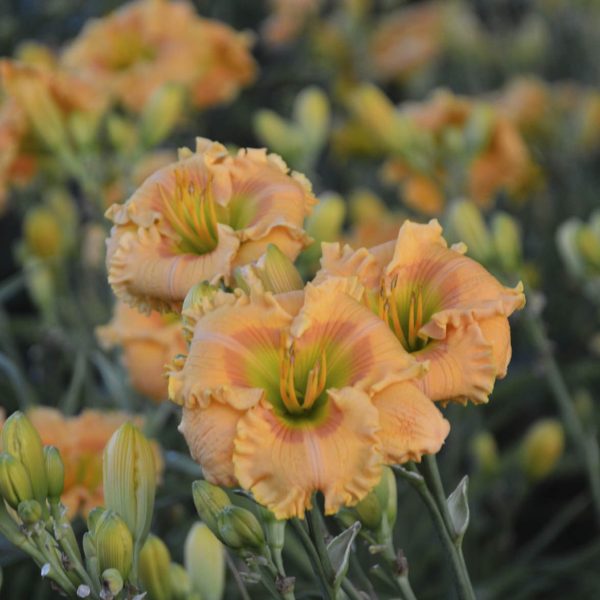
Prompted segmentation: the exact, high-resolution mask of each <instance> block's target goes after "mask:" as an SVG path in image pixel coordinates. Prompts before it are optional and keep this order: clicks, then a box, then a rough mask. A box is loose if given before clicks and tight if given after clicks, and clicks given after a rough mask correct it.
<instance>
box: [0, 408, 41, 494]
mask: <svg viewBox="0 0 600 600" xmlns="http://www.w3.org/2000/svg"><path fill="white" fill-rule="evenodd" d="M2 448H3V450H4V452H7V453H8V454H11V455H12V456H14V457H15V458H17V459H19V461H20V462H21V463H22V465H23V466H24V467H25V470H26V471H27V473H28V475H29V481H30V482H31V486H32V487H33V497H34V498H35V499H36V500H37V501H38V502H39V503H40V504H41V505H42V506H44V505H45V502H46V496H47V495H48V479H47V477H46V461H45V459H44V448H43V446H42V440H41V439H40V436H39V434H38V432H37V431H36V429H35V427H34V426H33V425H32V424H31V422H30V421H29V419H28V418H27V417H26V416H25V415H24V414H23V413H22V412H16V413H14V414H13V415H11V416H10V417H9V418H8V419H7V421H6V423H4V427H3V428H2Z"/></svg>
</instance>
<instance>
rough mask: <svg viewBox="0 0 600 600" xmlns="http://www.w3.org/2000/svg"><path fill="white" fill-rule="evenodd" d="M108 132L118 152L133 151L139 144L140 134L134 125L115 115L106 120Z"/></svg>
mask: <svg viewBox="0 0 600 600" xmlns="http://www.w3.org/2000/svg"><path fill="white" fill-rule="evenodd" d="M106 130H107V132H108V139H109V140H110V143H111V144H112V146H113V147H114V148H116V149H117V150H121V151H127V150H131V149H133V148H135V146H136V144H137V143H138V133H137V130H136V127H135V126H134V125H133V123H131V122H130V121H128V120H127V119H125V118H123V117H121V116H119V115H117V114H115V113H112V114H110V115H109V116H108V118H107V119H106Z"/></svg>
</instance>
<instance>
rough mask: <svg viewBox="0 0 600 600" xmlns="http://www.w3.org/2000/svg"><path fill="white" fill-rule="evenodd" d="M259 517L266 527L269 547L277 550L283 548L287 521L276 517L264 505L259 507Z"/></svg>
mask: <svg viewBox="0 0 600 600" xmlns="http://www.w3.org/2000/svg"><path fill="white" fill-rule="evenodd" d="M258 518H259V519H260V522H261V523H262V525H263V527H264V530H265V536H266V538H267V544H268V545H269V548H271V550H273V551H275V552H280V551H281V550H283V546H284V543H285V526H286V524H287V521H285V520H280V519H277V518H275V515H274V514H273V513H272V512H271V511H270V510H268V509H267V508H264V507H263V506H259V507H258Z"/></svg>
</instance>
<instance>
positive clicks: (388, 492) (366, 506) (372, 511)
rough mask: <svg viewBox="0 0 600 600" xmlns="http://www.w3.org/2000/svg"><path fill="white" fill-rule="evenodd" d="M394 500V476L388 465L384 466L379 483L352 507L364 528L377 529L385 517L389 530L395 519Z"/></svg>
mask: <svg viewBox="0 0 600 600" xmlns="http://www.w3.org/2000/svg"><path fill="white" fill-rule="evenodd" d="M396 501H397V494H396V478H395V477H394V474H393V472H392V470H391V469H390V468H389V467H384V469H383V470H382V472H381V479H380V480H379V483H378V484H377V485H376V486H375V487H374V488H373V489H372V490H371V492H369V493H368V494H367V495H366V496H365V497H364V498H363V499H362V500H361V501H360V502H359V503H358V504H357V505H356V506H355V507H354V511H355V513H356V515H357V517H358V519H359V521H360V522H361V524H362V525H363V526H364V527H365V528H367V529H371V530H378V529H380V528H381V527H382V524H383V523H382V522H383V519H385V520H386V529H387V531H389V530H390V529H391V528H392V527H393V526H394V523H395V521H396V510H397V509H396Z"/></svg>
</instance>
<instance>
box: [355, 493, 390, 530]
mask: <svg viewBox="0 0 600 600" xmlns="http://www.w3.org/2000/svg"><path fill="white" fill-rule="evenodd" d="M354 512H355V513H356V516H357V517H358V520H359V521H360V522H361V524H362V525H363V526H364V527H365V528H366V529H371V530H376V529H378V527H379V526H380V524H381V519H382V518H383V507H382V505H381V503H380V501H379V498H378V497H377V494H376V493H375V491H374V490H371V491H370V492H369V493H368V494H367V495H366V496H365V497H364V498H363V499H362V500H361V501H360V502H359V503H358V504H357V505H356V506H355V507H354Z"/></svg>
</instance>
